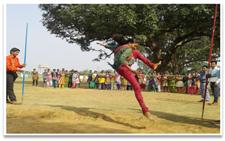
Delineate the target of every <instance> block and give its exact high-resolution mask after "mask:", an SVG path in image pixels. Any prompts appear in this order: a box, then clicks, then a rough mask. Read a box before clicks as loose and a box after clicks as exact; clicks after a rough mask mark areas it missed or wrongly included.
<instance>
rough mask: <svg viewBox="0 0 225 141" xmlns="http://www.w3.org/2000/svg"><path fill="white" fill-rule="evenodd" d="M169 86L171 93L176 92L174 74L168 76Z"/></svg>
mask: <svg viewBox="0 0 225 141" xmlns="http://www.w3.org/2000/svg"><path fill="white" fill-rule="evenodd" d="M168 85H169V91H170V92H171V93H174V92H176V77H175V76H174V75H172V74H171V75H170V76H168Z"/></svg>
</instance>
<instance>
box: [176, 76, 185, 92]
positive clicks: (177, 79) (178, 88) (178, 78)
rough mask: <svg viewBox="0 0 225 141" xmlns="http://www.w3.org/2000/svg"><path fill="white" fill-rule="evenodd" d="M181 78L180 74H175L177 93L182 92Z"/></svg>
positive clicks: (182, 83)
mask: <svg viewBox="0 0 225 141" xmlns="http://www.w3.org/2000/svg"><path fill="white" fill-rule="evenodd" d="M182 80H183V78H182V76H180V75H176V88H177V93H183V88H184V82H183V81H182Z"/></svg>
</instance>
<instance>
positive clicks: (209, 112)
mask: <svg viewBox="0 0 225 141" xmlns="http://www.w3.org/2000/svg"><path fill="white" fill-rule="evenodd" d="M15 93H16V95H17V99H18V102H20V101H21V84H20V83H16V84H15ZM143 96H144V99H145V102H146V104H147V105H148V106H149V108H150V110H151V112H152V114H153V115H154V116H156V117H155V121H151V120H148V119H146V118H145V117H144V116H143V115H142V112H141V110H140V107H139V105H138V103H137V101H136V99H135V96H134V94H133V91H117V90H115V91H110V90H92V89H81V88H78V89H69V88H61V89H60V88H56V89H54V88H42V87H32V86H31V85H30V84H26V85H25V96H24V100H23V104H18V105H12V104H7V105H6V108H7V110H6V111H7V115H6V116H7V118H6V120H7V121H6V122H7V123H6V126H7V129H6V130H7V134H9V135H10V134H83V133H85V134H95V133H99V134H105V133H110V134H124V133H125V134H143V133H144V134H171V133H172V134H219V133H220V123H218V120H219V119H220V106H219V105H217V106H209V105H206V107H205V115H204V117H205V120H201V109H202V103H199V102H197V101H198V100H200V96H199V95H187V94H175V93H154V92H143ZM212 99H213V97H212V98H211V100H212Z"/></svg>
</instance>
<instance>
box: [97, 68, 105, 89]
mask: <svg viewBox="0 0 225 141" xmlns="http://www.w3.org/2000/svg"><path fill="white" fill-rule="evenodd" d="M105 81H106V78H105V73H104V71H103V70H102V71H101V73H100V74H99V78H98V82H99V89H101V90H104V89H105Z"/></svg>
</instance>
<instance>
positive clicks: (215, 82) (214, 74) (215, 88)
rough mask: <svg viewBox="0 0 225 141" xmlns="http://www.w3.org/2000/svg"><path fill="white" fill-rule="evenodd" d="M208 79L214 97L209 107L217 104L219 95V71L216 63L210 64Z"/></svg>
mask: <svg viewBox="0 0 225 141" xmlns="http://www.w3.org/2000/svg"><path fill="white" fill-rule="evenodd" d="M208 77H209V82H210V87H211V90H212V93H213V96H214V100H213V103H210V105H215V104H217V103H218V98H219V95H220V69H219V68H218V67H217V61H212V62H211V70H210V71H209V75H208Z"/></svg>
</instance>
